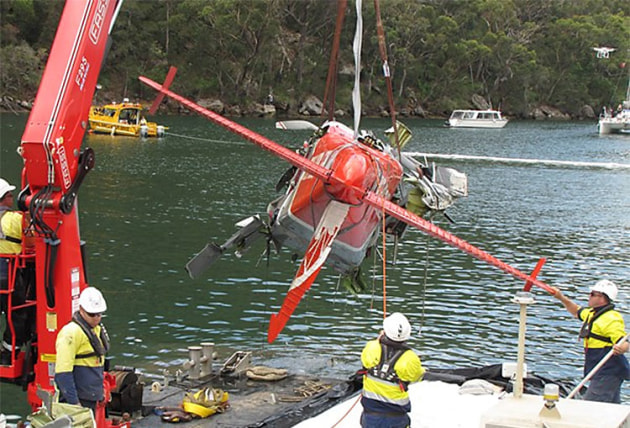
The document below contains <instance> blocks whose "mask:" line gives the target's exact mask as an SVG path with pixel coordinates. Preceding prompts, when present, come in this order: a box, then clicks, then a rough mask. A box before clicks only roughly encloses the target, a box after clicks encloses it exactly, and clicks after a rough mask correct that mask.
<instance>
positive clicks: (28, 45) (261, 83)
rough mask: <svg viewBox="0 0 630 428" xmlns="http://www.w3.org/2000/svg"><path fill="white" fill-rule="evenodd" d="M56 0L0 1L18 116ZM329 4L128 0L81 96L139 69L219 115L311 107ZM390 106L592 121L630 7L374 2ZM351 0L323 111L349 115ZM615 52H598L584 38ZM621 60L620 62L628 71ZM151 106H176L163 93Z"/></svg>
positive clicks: (616, 90) (374, 62) (366, 97)
mask: <svg viewBox="0 0 630 428" xmlns="http://www.w3.org/2000/svg"><path fill="white" fill-rule="evenodd" d="M63 6H64V3H63V2H61V1H55V2H51V1H48V0H3V1H0V16H2V20H0V63H1V64H2V70H1V72H0V111H4V112H27V111H28V110H29V109H30V107H31V105H32V102H33V100H34V98H35V93H36V91H37V88H38V85H39V81H40V79H41V73H42V72H43V69H44V66H45V63H46V59H47V54H48V51H49V49H50V47H51V44H52V41H53V39H54V35H55V31H56V28H57V24H58V22H59V17H60V15H61V12H62V9H63ZM336 15H337V3H336V1H333V0H269V1H252V0H226V1H222V2H207V1H202V0H163V1H152V2H147V1H142V0H126V1H125V2H124V3H123V6H122V8H121V11H120V13H119V16H118V19H117V22H116V24H115V25H114V28H113V30H112V34H111V39H112V43H111V49H110V50H109V53H108V56H107V57H106V58H105V61H104V64H103V67H102V70H101V73H100V76H99V85H100V87H101V88H102V89H100V90H99V91H97V93H96V95H95V97H94V101H93V103H94V104H95V105H103V104H108V103H111V102H121V101H122V100H123V99H124V98H128V99H129V100H131V101H132V102H141V103H142V104H143V105H145V106H147V107H148V105H149V104H150V103H151V101H152V99H153V98H154V96H155V94H154V92H153V90H151V89H149V88H146V87H144V86H143V85H142V84H141V83H140V82H139V81H138V76H140V75H145V76H147V77H149V78H151V79H153V80H155V81H158V82H159V81H161V80H163V79H164V76H165V75H166V72H167V70H168V67H169V66H170V65H175V66H176V67H178V69H179V71H178V73H177V76H176V78H175V81H174V82H173V85H172V89H173V90H174V91H175V92H177V93H180V94H181V95H183V96H185V97H187V98H190V99H193V100H195V101H196V102H198V103H199V104H201V105H202V106H204V107H206V108H209V109H211V110H213V111H215V112H217V113H220V114H223V115H226V116H230V117H278V118H282V119H286V118H307V117H318V116H320V114H321V109H322V99H323V94H324V92H325V84H326V76H327V72H328V66H329V60H330V50H331V46H332V39H333V36H334V27H335V20H336ZM381 15H382V18H383V26H384V28H385V37H386V42H387V50H388V52H387V55H388V64H389V68H390V70H391V75H392V81H393V95H394V98H395V106H396V114H397V115H398V116H400V117H402V118H404V117H418V118H442V119H444V118H447V117H448V116H449V115H450V113H451V112H452V111H453V110H455V109H486V108H490V107H492V108H495V109H497V110H500V111H502V113H503V115H504V116H506V117H508V118H510V119H541V120H544V119H551V120H579V119H586V120H590V119H595V118H596V117H597V116H598V115H599V112H600V111H602V109H603V107H607V108H610V109H611V110H612V109H613V108H614V107H616V106H617V105H618V103H619V102H620V101H621V100H623V99H624V97H625V90H626V82H627V80H628V73H629V72H630V2H619V1H614V0H575V1H574V0H571V1H568V0H566V1H565V0H559V1H554V2H548V1H543V0H510V1H507V2H499V1H495V0H473V1H459V0H432V1H423V2H409V1H408V0H382V1H381ZM363 21H364V33H363V49H362V57H361V82H362V83H361V85H362V87H361V92H362V109H363V113H364V115H365V116H366V117H386V116H388V114H389V113H388V101H387V88H386V83H385V80H384V79H383V77H382V60H381V57H380V55H379V48H378V38H377V37H376V28H375V25H374V23H375V22H376V18H375V13H374V5H373V4H372V3H371V2H364V11H363ZM354 23H355V11H354V2H353V1H352V0H350V1H349V2H348V4H347V6H346V17H345V24H344V27H343V30H342V32H341V51H340V53H339V65H338V69H337V70H338V72H337V86H336V96H335V99H336V101H337V104H336V106H335V117H338V118H344V117H349V116H352V107H351V92H352V85H353V81H354V59H353V56H352V51H351V46H352V39H353V37H354V31H355V28H354V27H355V24H354ZM599 46H607V47H614V48H615V51H613V52H611V53H610V55H608V56H607V57H605V58H603V57H602V58H600V57H598V55H597V52H596V51H594V49H593V48H594V47H599ZM626 63H628V66H626ZM159 114H186V111H185V110H183V109H182V108H181V107H178V106H176V105H175V104H174V103H172V102H166V103H164V104H163V105H162V106H161V107H160V110H159Z"/></svg>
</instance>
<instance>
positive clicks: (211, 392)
mask: <svg viewBox="0 0 630 428" xmlns="http://www.w3.org/2000/svg"><path fill="white" fill-rule="evenodd" d="M228 399H229V395H228V393H227V391H223V390H222V389H218V388H211V387H208V388H203V389H200V390H199V391H197V392H195V393H192V392H187V393H186V395H185V396H184V399H183V401H182V407H183V409H184V411H186V412H188V413H190V414H192V415H194V416H197V417H199V418H207V417H208V416H212V415H214V414H215V413H223V412H225V411H226V410H227V409H228V407H229V403H228Z"/></svg>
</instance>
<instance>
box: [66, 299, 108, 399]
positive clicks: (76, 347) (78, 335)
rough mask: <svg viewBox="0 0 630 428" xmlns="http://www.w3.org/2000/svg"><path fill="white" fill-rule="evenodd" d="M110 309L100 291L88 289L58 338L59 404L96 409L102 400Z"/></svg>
mask: <svg viewBox="0 0 630 428" xmlns="http://www.w3.org/2000/svg"><path fill="white" fill-rule="evenodd" d="M106 309H107V304H106V303H105V299H104V298H103V295H102V294H101V292H100V291H99V290H97V289H96V288H94V287H87V288H86V289H84V290H83V291H82V292H81V295H80V296H79V310H78V311H77V312H75V314H74V315H73V316H72V321H70V322H69V323H68V324H66V325H65V326H64V327H63V328H62V329H61V330H60V331H59V334H58V335H57V342H56V351H57V361H56V364H55V383H56V384H57V388H59V391H60V392H61V395H60V401H62V402H66V403H70V404H80V405H81V406H83V407H87V408H90V409H92V411H95V410H96V403H98V402H99V401H102V400H103V395H104V392H103V377H104V363H105V354H106V353H107V351H108V349H109V337H108V336H107V331H106V330H105V327H104V326H103V325H102V324H101V317H102V315H103V312H105V310H106Z"/></svg>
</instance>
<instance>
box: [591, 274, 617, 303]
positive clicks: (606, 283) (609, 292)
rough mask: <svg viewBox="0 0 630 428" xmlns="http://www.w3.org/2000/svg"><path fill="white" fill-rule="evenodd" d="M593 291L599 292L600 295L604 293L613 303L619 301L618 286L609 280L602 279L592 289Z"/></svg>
mask: <svg viewBox="0 0 630 428" xmlns="http://www.w3.org/2000/svg"><path fill="white" fill-rule="evenodd" d="M591 291H599V292H600V293H604V294H605V295H606V296H608V299H610V300H611V301H614V300H616V299H617V292H618V290H617V286H616V285H615V283H614V282H612V281H610V280H608V279H601V280H599V281H597V282H596V283H595V285H594V286H592V287H591Z"/></svg>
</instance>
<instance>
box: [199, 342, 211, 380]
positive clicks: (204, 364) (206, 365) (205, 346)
mask: <svg viewBox="0 0 630 428" xmlns="http://www.w3.org/2000/svg"><path fill="white" fill-rule="evenodd" d="M201 349H202V353H203V357H201V359H200V362H201V374H200V375H201V377H205V376H209V375H211V374H212V357H213V356H212V354H213V353H214V342H202V343H201Z"/></svg>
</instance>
